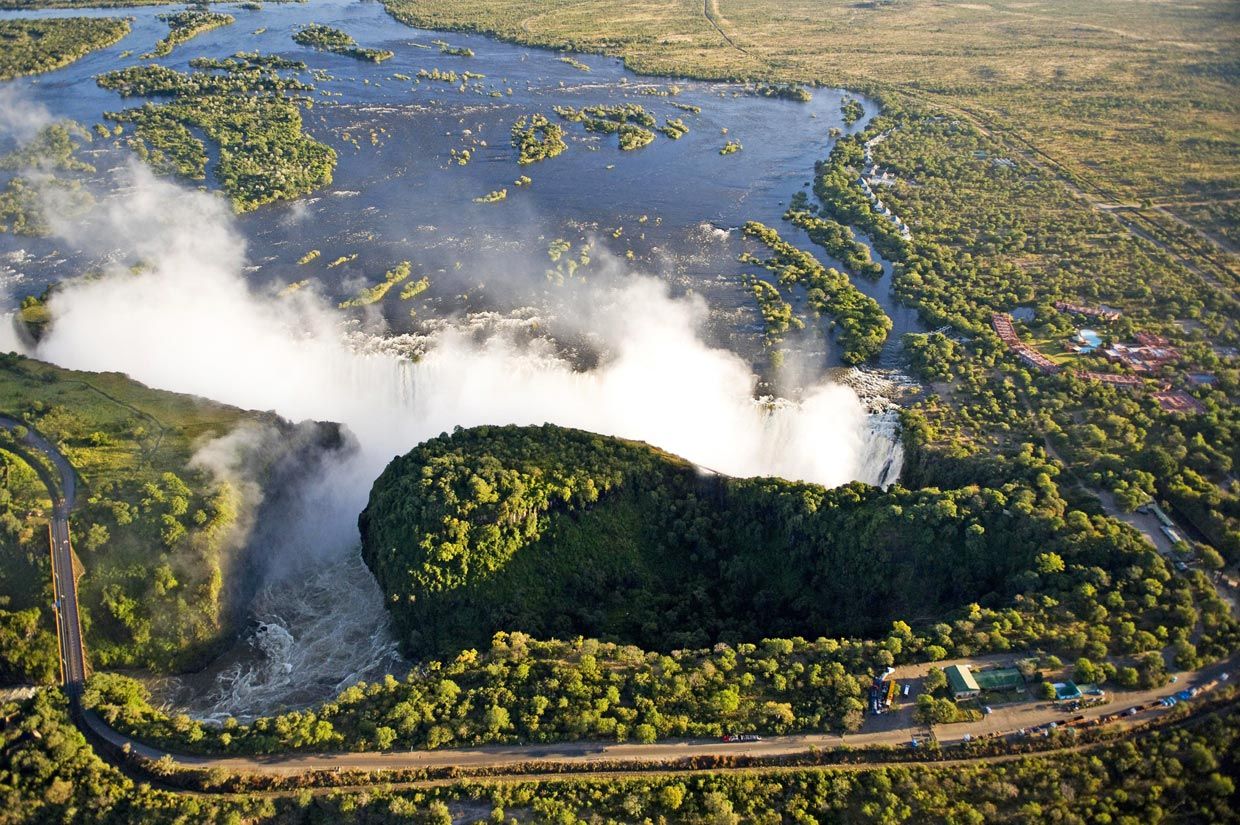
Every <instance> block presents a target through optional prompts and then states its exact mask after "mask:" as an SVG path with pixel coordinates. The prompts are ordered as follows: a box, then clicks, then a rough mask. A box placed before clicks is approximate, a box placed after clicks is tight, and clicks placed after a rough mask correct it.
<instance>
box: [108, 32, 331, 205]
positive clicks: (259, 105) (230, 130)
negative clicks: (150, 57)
mask: <svg viewBox="0 0 1240 825" xmlns="http://www.w3.org/2000/svg"><path fill="white" fill-rule="evenodd" d="M276 61H277V62H272V61H271V60H270V59H268V58H266V57H264V56H262V55H248V54H239V55H236V56H235V57H233V58H231V59H228V60H195V61H193V62H192V63H191V65H192V66H194V67H195V69H196V71H193V72H190V73H182V72H178V71H175V70H173V69H168V68H166V67H163V66H157V65H155V66H135V67H131V68H128V69H121V70H118V71H114V72H109V73H107V74H104V75H100V77H99V78H98V83H99V85H100V86H101V87H103V88H105V89H110V90H112V91H115V92H118V93H119V94H121V95H123V96H126V97H130V96H143V97H167V98H171V102H169V103H161V104H153V103H147V104H146V105H144V106H142V107H141V108H135V109H126V110H124V111H122V112H117V113H107V114H106V115H105V117H107V118H108V119H110V120H113V121H116V122H118V123H129V124H133V126H134V130H135V134H134V138H133V142H134V143H135V145H136V146H139V147H141V148H139V149H138V152H139V154H140V155H144V156H146V157H148V158H154V159H155V166H156V168H157V169H158V170H160V171H166V172H176V173H178V174H185V175H187V176H189V177H191V178H201V177H202V176H203V172H204V168H205V162H206V158H205V150H204V148H203V146H202V142H201V141H199V140H198V138H196V137H195V136H194V135H193V134H192V133H190V132H189V130H188V127H196V128H199V129H202V131H203V133H204V134H205V135H206V136H207V138H208V139H210V140H212V141H214V142H215V143H217V144H218V145H219V147H220V152H219V163H218V168H217V169H216V170H215V171H216V177H217V178H218V179H219V181H220V185H221V186H222V187H223V189H224V191H225V192H226V193H227V194H228V196H229V197H230V199H231V200H232V203H233V206H234V207H235V208H236V210H237V211H238V212H247V211H250V210H253V209H256V208H258V207H259V206H262V205H264V204H266V203H270V202H272V201H276V200H281V199H288V198H295V197H298V196H300V195H303V194H305V193H307V192H310V191H312V190H314V189H316V188H318V187H320V186H324V185H326V184H328V183H331V179H332V170H333V169H334V168H335V165H336V153H335V151H334V150H333V149H332V148H331V147H330V146H326V145H324V144H322V143H319V142H318V141H316V140H314V139H312V138H311V137H309V136H308V135H307V134H306V133H305V132H304V130H303V128H302V119H301V111H300V109H299V108H298V105H297V102H296V100H294V99H293V98H292V97H290V96H289V93H295V92H303V91H309V90H311V89H312V88H313V87H311V86H309V85H308V84H305V83H303V82H301V81H298V80H296V79H289V78H284V77H282V76H281V75H280V74H279V73H278V71H279V70H281V69H290V68H293V69H296V68H304V67H305V64H301V63H294V62H290V61H285V60H283V59H280V58H277V59H276Z"/></svg>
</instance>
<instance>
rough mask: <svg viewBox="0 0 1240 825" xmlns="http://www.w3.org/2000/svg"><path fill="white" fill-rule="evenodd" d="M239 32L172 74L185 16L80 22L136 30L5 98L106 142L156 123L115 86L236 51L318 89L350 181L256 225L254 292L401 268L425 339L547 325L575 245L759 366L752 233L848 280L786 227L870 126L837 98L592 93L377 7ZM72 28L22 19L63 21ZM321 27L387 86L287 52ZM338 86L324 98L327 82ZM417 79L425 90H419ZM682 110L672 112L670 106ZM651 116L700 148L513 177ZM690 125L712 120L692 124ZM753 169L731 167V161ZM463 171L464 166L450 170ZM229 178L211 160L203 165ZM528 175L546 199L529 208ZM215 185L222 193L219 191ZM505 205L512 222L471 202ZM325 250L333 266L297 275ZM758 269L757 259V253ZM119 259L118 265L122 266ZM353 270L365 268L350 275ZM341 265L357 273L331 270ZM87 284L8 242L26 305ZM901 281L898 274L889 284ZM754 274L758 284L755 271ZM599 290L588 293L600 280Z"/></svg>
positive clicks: (274, 8) (241, 20)
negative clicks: (636, 115)
mask: <svg viewBox="0 0 1240 825" xmlns="http://www.w3.org/2000/svg"><path fill="white" fill-rule="evenodd" d="M221 8H222V9H226V10H227V11H228V13H230V14H233V15H234V16H235V17H236V18H237V20H236V22H235V23H234V24H232V25H230V26H225V27H223V28H220V29H216V30H214V31H211V32H207V33H206V34H203V35H200V36H198V37H196V38H194V39H193V40H190V41H189V42H188V43H185V44H182V45H180V46H178V47H177V48H176V49H175V51H174V52H173V53H172V54H171V55H170V56H168V57H165V58H162V59H159V60H156V61H144V60H142V59H141V58H140V55H141V54H142V53H144V52H146V51H148V50H149V49H150V48H151V46H152V45H153V44H154V43H155V41H157V40H159V39H160V38H161V37H163V36H164V35H165V34H166V33H167V25H166V24H165V23H163V22H162V21H160V20H159V15H160V14H164V13H166V12H167V11H169V7H157V8H134V9H124V10H123V11H115V10H85V11H76V10H75V11H74V12H73V13H74V14H88V15H104V16H106V15H114V16H115V15H120V14H123V15H124V16H127V17H131V18H132V19H133V30H132V32H131V34H129V35H128V36H127V37H125V38H124V39H122V40H121V41H120V42H119V43H117V44H115V45H113V46H111V47H109V48H106V49H102V50H100V51H97V52H94V53H92V54H90V55H88V56H87V57H85V58H83V59H81V60H79V61H77V62H76V63H73V64H72V65H70V66H68V67H66V68H64V69H61V70H59V71H55V72H51V73H48V74H44V75H38V76H35V77H32V78H22V79H18V80H15V81H12V82H11V83H8V84H5V87H4V88H5V89H6V91H7V92H8V93H10V94H12V93H16V96H17V97H18V98H19V99H25V100H33V101H35V102H37V103H38V104H39V105H41V106H43V107H45V108H46V109H47V110H48V111H49V112H50V113H51V115H52V116H53V117H56V118H70V119H73V120H76V121H77V122H79V123H82V124H84V125H86V126H88V127H89V126H91V125H92V124H95V123H100V122H104V121H103V113H104V112H108V111H117V110H120V109H123V108H127V107H130V106H136V105H141V103H142V102H143V101H142V100H141V99H132V98H131V99H124V98H121V97H120V96H118V95H116V94H115V93H113V92H110V91H106V90H104V89H101V88H99V87H98V86H97V85H96V83H95V81H94V78H95V77H96V76H97V75H99V74H100V73H102V72H105V71H108V70H111V69H116V68H121V67H125V66H131V65H140V64H143V63H149V62H157V63H160V64H162V65H166V66H169V67H171V68H175V69H180V70H189V62H190V61H191V60H192V59H193V58H196V57H225V56H228V55H231V54H234V53H236V52H240V51H250V52H253V51H258V52H262V53H266V54H278V55H281V56H284V57H288V58H291V59H295V60H300V61H304V62H305V63H306V64H308V66H309V67H310V68H311V69H312V70H320V71H319V72H317V75H318V77H319V78H320V79H312V78H311V76H310V73H303V74H302V78H303V79H304V80H307V81H310V82H312V83H313V84H314V85H315V87H316V91H315V92H314V93H312V94H313V95H314V97H315V98H316V103H315V105H314V108H313V109H312V110H311V111H308V112H306V113H305V123H306V128H307V130H308V131H309V132H310V133H311V134H312V135H313V136H314V137H315V138H316V139H318V140H320V141H322V142H324V143H327V144H329V145H331V146H332V147H333V148H334V149H335V150H336V151H337V153H338V154H339V164H338V166H337V168H336V171H335V175H334V182H333V184H332V185H331V186H329V187H327V188H325V189H322V190H320V191H317V192H314V193H312V194H311V195H310V196H308V197H306V198H303V199H301V200H299V201H296V202H293V203H285V204H279V205H274V206H269V207H266V208H262V209H259V210H257V211H256V212H253V213H250V214H247V215H244V216H242V217H241V218H240V221H239V223H240V226H241V229H242V231H243V232H244V235H245V237H246V240H247V243H248V248H249V257H250V260H251V263H252V264H253V269H252V278H253V279H254V281H255V282H256V283H264V284H265V283H277V284H284V283H291V282H294V281H300V280H303V279H306V278H313V279H317V280H318V281H319V282H320V283H321V285H322V287H323V288H324V290H325V291H326V292H327V293H328V294H329V295H330V296H332V297H334V298H337V299H339V300H346V299H348V298H350V297H352V296H353V295H354V294H356V292H357V289H358V288H359V286H361V285H363V284H364V283H374V282H375V281H377V280H379V279H381V278H382V276H383V273H384V272H385V271H386V270H388V269H389V268H391V267H392V266H394V265H395V264H397V263H398V262H400V261H403V260H410V261H412V262H413V264H414V278H415V279H416V278H419V277H421V276H423V275H425V276H428V277H429V280H430V289H429V290H427V291H426V292H425V293H423V295H422V296H420V297H419V300H418V301H416V302H415V303H414V304H413V305H412V306H413V308H415V309H416V311H417V316H416V319H417V320H419V321H420V320H424V319H426V318H430V317H435V316H447V315H453V314H457V313H460V312H462V311H470V310H477V309H501V310H503V309H508V308H511V307H514V306H519V305H523V304H530V303H532V304H537V303H538V292H539V291H540V290H545V289H547V279H546V275H545V273H546V270H547V269H549V268H552V264H551V262H550V260H549V257H548V254H547V250H548V247H549V245H550V244H551V242H552V241H554V240H556V239H564V240H566V241H568V242H570V243H572V244H573V246H574V250H578V249H580V248H581V245H582V244H586V243H590V244H592V245H593V248H594V249H595V250H596V254H594V255H592V258H593V260H594V261H595V265H596V266H605V265H606V263H607V260H608V256H606V255H603V254H602V250H603V249H606V250H607V251H609V252H610V253H612V255H613V256H614V257H615V259H616V260H620V261H624V262H625V266H626V268H630V269H640V270H643V271H646V272H651V273H654V274H657V275H659V276H661V277H663V278H665V279H666V280H668V281H669V282H671V283H672V284H673V285H674V287H675V288H676V289H678V290H694V291H696V292H698V293H700V294H702V295H703V296H704V297H705V298H706V299H707V300H708V302H709V305H710V307H711V311H712V324H711V330H710V333H711V335H712V337H713V338H714V339H715V340H716V341H717V342H718V343H720V344H723V345H726V346H728V347H729V348H732V349H734V350H736V351H737V352H739V353H741V354H744V355H747V356H749V357H751V358H752V359H753V360H754V363H755V365H757V366H760V365H761V362H762V361H763V360H764V359H763V358H762V357H761V352H760V350H761V347H760V341H759V339H760V333H761V320H760V317H759V316H758V314H757V312H756V307H755V305H754V301H753V298H752V294H751V293H750V291H749V290H748V289H747V287H746V284H745V280H746V278H747V275H746V271H747V268H746V267H744V266H743V265H741V264H740V263H739V262H738V261H737V256H738V254H739V253H740V252H741V251H742V250H743V249H745V248H746V247H747V242H746V241H745V240H744V239H743V238H740V237H738V235H739V232H737V231H736V227H738V226H739V225H741V224H743V223H744V222H745V221H747V220H758V221H761V222H763V223H766V224H768V225H770V226H774V227H777V228H779V229H780V231H781V232H782V233H784V235H785V236H786V237H787V238H788V239H789V240H791V241H793V242H794V243H797V244H798V245H801V246H803V247H804V248H806V249H808V250H810V251H813V252H815V253H816V254H817V255H818V256H819V258H820V259H822V260H823V261H824V262H825V263H827V264H828V265H836V266H838V263H837V262H834V261H832V260H830V259H829V258H828V257H827V256H825V254H823V252H822V250H821V249H819V248H817V247H814V246H813V245H812V244H810V243H809V241H808V239H807V238H806V237H805V236H804V234H803V233H802V232H800V231H799V230H797V229H796V228H795V227H793V226H791V225H790V224H785V223H784V222H783V221H782V220H781V216H782V214H783V212H784V209H785V208H786V206H787V204H788V200H789V198H790V197H791V196H792V195H793V194H794V193H795V192H796V191H797V190H798V189H801V188H804V187H806V186H807V185H808V184H809V182H810V180H811V177H812V173H813V168H814V163H815V162H816V161H818V160H821V159H823V158H825V157H826V156H827V154H828V153H829V152H830V149H831V145H832V142H833V139H832V138H831V136H830V134H831V130H832V129H833V128H834V129H838V130H840V132H842V133H850V132H853V131H856V130H859V129H862V128H864V126H865V124H866V123H867V122H868V120H869V118H870V117H872V116H873V113H874V110H875V107H874V105H873V104H872V103H871V102H870V101H865V100H864V99H863V102H864V103H865V108H866V115H865V116H864V117H863V118H862V119H861V120H859V121H858V122H856V123H854V124H853V125H852V126H845V125H844V123H843V119H842V116H841V112H840V102H841V100H842V99H843V98H845V97H846V96H847V95H846V93H845V92H843V91H841V90H835V89H815V90H814V95H813V100H812V101H811V102H809V103H799V102H793V101H786V100H778V99H769V98H762V97H758V96H755V95H753V94H751V93H749V92H748V90H747V89H746V88H745V87H742V86H739V85H734V84H720V83H704V82H697V81H688V80H681V79H676V80H670V79H665V78H648V77H641V76H638V75H635V74H633V73H632V72H629V71H627V70H626V69H625V68H624V66H623V64H622V63H621V62H620V61H618V60H615V59H611V58H604V57H597V56H591V55H573V58H574V59H575V60H576V61H578V62H579V63H581V64H584V65H585V66H588V67H589V71H584V70H582V69H581V68H578V67H576V66H574V65H572V64H570V63H568V62H564V61H563V60H561V57H562V55H561V54H559V53H556V52H551V51H546V50H538V49H529V48H523V47H520V46H513V45H510V44H507V43H502V42H499V41H496V40H494V39H491V38H488V37H484V36H470V35H464V34H457V33H437V32H431V31H421V30H415V29H410V28H408V27H406V26H404V25H402V24H400V23H398V22H396V21H395V20H394V19H392V18H391V17H390V16H388V15H387V13H386V12H385V11H384V10H383V7H382V6H381V5H379V4H377V3H365V2H363V3H359V2H349V1H348V0H316V2H315V3H314V4H313V5H311V6H306V5H304V4H298V3H270V4H265V5H264V6H263V7H262V9H261V10H246V9H242V8H240V7H233V6H229V7H221ZM64 14H66V12H64V11H57V12H42V13H6V14H4V15H3V16H4V17H13V16H62V15H64ZM310 21H314V22H319V23H324V24H327V25H330V26H334V27H337V28H340V29H343V30H345V31H347V32H348V33H349V34H351V35H352V36H353V37H354V38H355V39H356V40H357V41H358V43H359V44H360V45H362V46H364V47H371V48H382V49H389V50H391V51H393V52H394V53H395V56H394V57H393V58H392V59H390V60H387V61H385V62H383V63H381V64H373V63H369V62H365V61H360V60H354V59H351V58H348V57H342V56H339V55H335V54H331V53H327V52H320V51H316V50H314V49H311V48H307V47H303V46H300V45H298V44H296V43H294V42H293V41H292V39H291V35H292V33H293V32H294V31H296V30H297V29H298V28H299V27H301V26H303V25H305V24H306V23H307V22H310ZM436 41H442V42H448V43H450V44H451V45H452V46H455V47H465V48H469V49H472V50H473V52H474V56H473V57H462V56H452V55H447V54H443V53H441V51H440V48H439V46H438V45H436ZM423 69H424V70H427V71H433V70H435V69H439V70H440V71H442V72H445V73H446V72H449V71H454V72H456V73H457V74H458V75H461V74H462V73H464V72H466V71H468V72H471V73H473V74H474V75H483V77H480V78H473V79H471V80H470V81H468V83H466V84H465V87H464V90H463V91H462V90H460V89H461V83H460V82H458V83H445V82H441V81H435V80H430V79H423V80H421V81H418V80H417V74H418V72H419V70H423ZM322 78H327V79H322ZM404 78H413V79H411V80H407V79H404ZM672 92H675V94H672ZM617 103H637V104H640V105H642V106H644V107H645V108H646V109H647V110H648V111H650V112H651V113H652V114H654V115H655V116H656V117H657V118H658V119H659V121H660V122H663V120H664V119H666V118H669V117H680V118H683V120H684V121H685V122H686V124H687V125H688V126H689V129H690V131H689V133H688V134H687V135H685V136H684V137H683V138H682V139H680V140H671V139H669V138H667V137H665V136H663V135H661V134H660V135H658V137H657V139H656V140H655V142H654V143H653V144H651V145H649V146H647V147H644V148H642V149H639V150H636V151H622V150H620V148H619V146H618V142H617V139H616V137H615V136H611V135H595V134H591V133H589V132H587V131H585V130H584V128H582V127H581V126H579V125H578V124H569V123H566V124H565V125H566V127H567V132H568V137H569V149H568V151H566V152H565V153H564V154H562V155H560V156H559V157H556V158H554V159H551V160H548V161H543V162H540V163H535V164H532V165H529V166H526V167H519V166H518V165H517V163H516V151H515V150H514V149H513V148H512V147H511V145H510V143H509V136H510V129H511V126H512V124H513V122H514V121H515V120H516V119H517V118H518V117H520V116H522V115H527V114H531V113H535V112H541V113H545V114H546V115H548V116H549V117H551V118H552V119H555V116H554V115H553V113H552V108H553V107H555V106H562V105H566V106H573V107H577V108H580V107H583V106H590V105H596V104H617ZM676 104H680V105H682V106H683V105H691V106H699V107H701V113H700V114H692V113H690V112H687V111H685V110H683V109H681V108H679V107H678V106H677V105H676ZM729 140H731V141H736V142H739V143H740V144H741V145H742V146H743V147H744V148H743V149H742V151H739V152H736V153H733V154H730V155H726V156H723V155H720V154H719V149H720V148H721V147H722V146H723V145H724V144H725V143H726V142H727V141H729ZM97 143H98V144H100V145H99V146H98V147H97V148H92V149H91V150H90V151H89V152H88V157H89V159H90V160H91V162H93V163H94V164H95V165H96V166H98V167H99V170H100V171H99V176H98V180H99V181H100V184H101V186H102V187H103V188H106V182H107V181H108V180H109V177H110V176H109V170H110V169H111V168H113V167H115V166H116V165H118V164H120V163H122V162H123V161H124V159H125V158H126V157H127V156H128V154H129V153H128V152H127V151H116V150H115V149H109V148H108V147H106V146H105V145H102V144H103V142H102V141H97ZM466 149H468V150H469V151H470V154H471V159H470V161H469V163H468V164H466V165H464V166H462V165H460V164H458V163H457V162H456V161H455V159H454V157H453V152H454V151H455V152H457V153H459V152H461V150H466ZM208 153H209V157H210V158H211V160H212V161H214V159H215V156H216V152H215V150H214V148H213V147H211V146H210V144H208ZM522 174H526V175H528V176H529V177H530V178H532V180H533V183H532V184H531V185H529V186H527V187H516V186H514V185H513V184H514V180H515V179H516V178H517V177H518V176H520V175H522ZM207 183H208V184H213V181H212V179H211V177H210V169H209V175H208V181H207ZM505 188H506V189H507V190H508V197H507V199H506V200H505V201H502V202H500V203H493V204H481V203H475V202H474V200H473V199H474V198H475V197H479V196H482V195H485V194H486V193H488V192H492V191H494V190H498V189H505ZM311 249H318V250H319V251H320V255H319V256H318V257H317V258H316V259H315V260H314V261H313V262H311V263H309V264H306V265H299V264H298V261H299V259H301V258H302V257H303V256H304V255H305V254H306V253H307V252H309V251H310V250H311ZM759 251H760V250H759ZM117 252H118V253H119V252H120V250H118V251H117ZM353 256H356V257H353ZM340 258H348V259H349V260H348V262H347V263H344V264H341V265H337V266H334V267H332V266H329V265H330V264H331V263H332V262H334V261H337V260H339V259H340ZM92 263H93V262H92V261H87V260H83V259H82V257H81V256H79V255H77V254H75V253H74V250H72V249H65V247H64V244H63V243H62V242H59V241H56V242H53V241H49V240H42V239H33V238H26V237H15V236H13V235H8V234H6V235H0V278H3V281H0V286H3V287H4V288H5V291H6V292H8V293H9V299H10V300H17V299H19V298H20V297H22V296H24V295H27V294H31V293H37V292H38V291H40V290H41V289H42V287H43V286H45V285H46V284H47V283H49V282H51V281H54V280H58V279H61V278H66V277H71V276H73V275H74V274H76V273H78V272H81V271H82V270H83V269H84V268H86V267H89V266H90V265H91V264H92ZM889 269H890V268H889V267H888V270H889ZM748 271H749V272H752V271H753V270H752V269H751V268H750V269H748ZM586 274H587V275H588V273H586ZM889 277H890V273H889V272H888V275H887V277H884V278H883V279H881V280H879V281H877V282H870V281H867V280H865V279H857V285H858V286H859V287H860V288H861V289H863V290H865V291H866V292H867V293H869V294H871V295H872V296H873V297H875V298H876V299H878V300H879V301H880V303H882V304H883V306H884V308H885V309H886V310H887V312H888V314H889V315H891V316H892V318H893V321H894V322H895V329H894V331H893V334H892V337H891V340H892V342H893V344H892V346H890V347H889V348H888V350H889V351H888V353H886V354H885V356H884V358H883V361H884V362H885V363H891V362H892V360H893V359H892V353H893V351H894V349H895V345H896V344H897V343H898V340H899V336H900V335H901V334H902V333H904V332H907V331H910V330H916V329H919V327H918V325H917V319H916V317H915V315H914V314H913V313H912V312H911V311H909V310H908V309H907V308H904V307H901V306H899V305H897V304H895V303H894V302H893V301H892V298H891V291H890V284H889ZM396 292H397V291H393V293H392V294H390V295H389V298H388V300H387V303H386V304H385V307H384V309H385V315H386V316H387V319H388V321H389V324H390V326H391V328H392V329H393V330H396V331H404V330H407V329H409V328H411V327H412V325H413V323H414V321H413V320H412V319H411V318H410V316H409V309H410V306H411V305H410V304H409V303H408V302H401V301H400V300H399V298H398V297H397V295H396ZM797 346H799V347H803V348H808V349H809V350H810V352H807V353H806V355H807V356H809V357H810V358H811V359H816V360H818V361H819V363H821V365H822V366H829V365H832V364H835V363H837V362H836V361H835V359H834V358H833V357H832V356H831V354H830V351H829V350H830V347H829V346H826V345H825V343H824V342H821V341H819V342H815V341H814V340H813V338H812V337H810V336H806V337H805V338H803V339H799V340H798V341H797Z"/></svg>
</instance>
